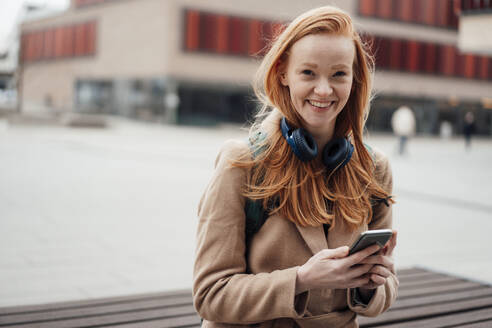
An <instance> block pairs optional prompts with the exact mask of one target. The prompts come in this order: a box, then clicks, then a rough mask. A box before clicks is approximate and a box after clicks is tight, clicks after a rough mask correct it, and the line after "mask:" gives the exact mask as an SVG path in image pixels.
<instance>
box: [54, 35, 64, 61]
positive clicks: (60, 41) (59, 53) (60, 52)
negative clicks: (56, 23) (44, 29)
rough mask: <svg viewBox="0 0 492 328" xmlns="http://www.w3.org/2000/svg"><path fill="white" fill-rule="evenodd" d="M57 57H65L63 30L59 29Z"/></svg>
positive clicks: (56, 40) (56, 43) (56, 36)
mask: <svg viewBox="0 0 492 328" xmlns="http://www.w3.org/2000/svg"><path fill="white" fill-rule="evenodd" d="M55 57H56V58H61V57H63V28H62V27H57V28H56V29H55Z"/></svg>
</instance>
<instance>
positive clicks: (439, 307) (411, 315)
mask: <svg viewBox="0 0 492 328" xmlns="http://www.w3.org/2000/svg"><path fill="white" fill-rule="evenodd" d="M485 307H492V296H489V297H483V298H478V299H472V300H464V301H456V302H451V303H441V304H434V305H425V306H418V307H417V306H416V307H413V308H410V309H400V310H395V311H390V312H386V313H383V314H381V315H380V316H378V317H376V318H364V317H362V318H360V320H359V322H360V323H361V325H362V324H365V323H371V324H376V323H377V324H386V323H393V322H405V321H412V320H416V319H419V318H425V317H430V316H437V315H439V316H442V315H445V314H447V313H454V312H458V311H460V312H461V311H470V310H474V309H479V308H485ZM491 312H492V311H491ZM422 327H427V326H422Z"/></svg>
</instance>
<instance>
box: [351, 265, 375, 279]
mask: <svg viewBox="0 0 492 328" xmlns="http://www.w3.org/2000/svg"><path fill="white" fill-rule="evenodd" d="M372 267H373V265H372V264H364V265H359V264H356V265H354V266H352V267H350V269H349V270H348V271H347V274H346V276H347V278H348V279H354V278H357V277H360V276H363V275H365V274H366V273H368V272H369V271H371V269H372Z"/></svg>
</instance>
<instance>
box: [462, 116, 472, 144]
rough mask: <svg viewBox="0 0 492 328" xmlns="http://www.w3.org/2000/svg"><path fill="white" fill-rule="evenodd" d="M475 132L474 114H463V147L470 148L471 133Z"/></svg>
mask: <svg viewBox="0 0 492 328" xmlns="http://www.w3.org/2000/svg"><path fill="white" fill-rule="evenodd" d="M473 133H475V116H474V115H473V113H472V112H467V113H466V114H465V122H464V125H463V134H464V136H465V149H466V150H467V151H469V150H470V149H471V138H472V134H473Z"/></svg>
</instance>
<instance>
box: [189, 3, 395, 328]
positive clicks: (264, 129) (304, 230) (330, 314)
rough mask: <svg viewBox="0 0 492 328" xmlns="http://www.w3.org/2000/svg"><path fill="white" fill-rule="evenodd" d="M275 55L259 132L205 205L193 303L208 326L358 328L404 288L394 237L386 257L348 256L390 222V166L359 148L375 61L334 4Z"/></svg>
mask: <svg viewBox="0 0 492 328" xmlns="http://www.w3.org/2000/svg"><path fill="white" fill-rule="evenodd" d="M269 49H270V50H269V51H268V53H267V54H266V55H265V57H264V58H263V61H262V63H261V65H260V67H259V70H258V75H257V78H258V80H257V82H258V84H256V85H255V86H256V88H255V91H256V94H257V95H258V96H259V99H260V100H262V101H263V107H262V109H261V111H260V113H259V114H258V116H257V121H256V124H254V125H253V126H252V128H251V130H250V137H249V139H248V140H231V141H228V142H226V143H225V144H224V146H223V147H222V149H221V151H220V153H219V155H218V157H217V160H216V169H215V173H214V175H213V178H212V181H211V182H210V184H209V185H208V187H207V189H206V190H205V193H204V194H203V197H202V199H201V201H200V205H199V209H198V216H199V221H198V229H197V244H196V245H197V248H196V253H195V254H196V255H195V265H194V283H193V296H194V304H195V307H196V309H197V311H198V313H199V315H200V316H201V317H202V318H204V321H203V326H204V327H209V328H212V327H222V328H225V327H240V326H241V327H246V326H253V323H255V324H254V326H261V327H357V326H358V324H357V314H360V315H366V316H376V315H378V314H380V313H382V312H383V311H385V310H387V309H388V308H389V306H390V305H391V304H392V303H393V302H394V300H395V298H396V293H397V287H398V280H397V279H396V276H395V271H394V264H393V260H392V256H391V253H392V250H393V248H394V247H395V245H396V233H393V238H392V239H391V241H390V242H389V244H388V245H387V246H385V247H384V248H383V249H379V250H378V248H379V247H377V246H376V245H373V246H370V247H367V248H365V249H363V250H361V251H358V252H355V253H354V254H352V255H349V247H348V245H351V244H352V242H353V241H354V240H355V238H356V237H357V236H358V235H359V233H360V232H362V231H365V230H368V229H369V230H372V229H381V228H391V224H392V214H391V204H392V203H393V201H392V199H391V192H392V182H391V181H392V174H391V169H390V165H389V162H388V158H387V157H386V156H385V155H384V154H383V153H381V152H380V151H378V150H376V149H372V148H370V147H368V146H366V145H365V144H364V140H363V131H364V121H365V119H364V118H365V116H366V110H367V105H368V104H369V98H370V95H371V81H372V71H373V67H372V60H371V57H370V55H369V54H368V52H367V51H368V49H367V48H366V47H365V44H364V43H363V42H362V41H361V39H360V36H359V35H358V33H357V31H356V29H355V27H354V26H353V24H352V20H351V18H350V16H348V14H346V13H345V12H343V11H341V10H339V9H336V8H334V7H331V6H327V7H321V8H317V9H313V10H311V11H308V12H306V13H304V14H302V15H301V16H299V17H298V18H296V19H295V20H294V21H293V22H292V23H290V24H289V25H288V26H287V27H286V28H285V30H284V31H283V32H282V33H281V34H280V35H279V36H278V38H277V39H276V40H275V41H274V43H273V45H272V46H271V47H270V48H269ZM352 155H353V156H352ZM265 220H266V222H265ZM253 234H254V235H253Z"/></svg>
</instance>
